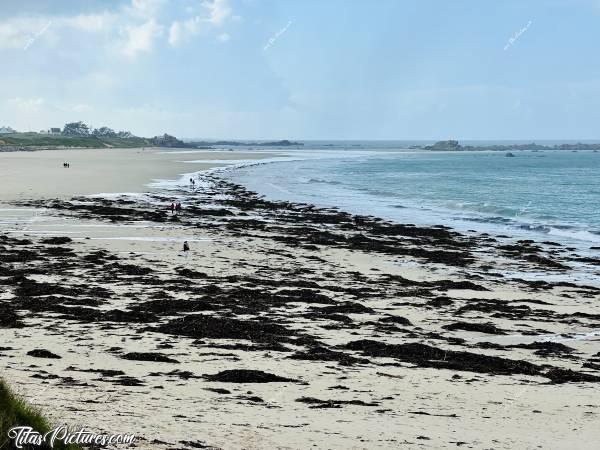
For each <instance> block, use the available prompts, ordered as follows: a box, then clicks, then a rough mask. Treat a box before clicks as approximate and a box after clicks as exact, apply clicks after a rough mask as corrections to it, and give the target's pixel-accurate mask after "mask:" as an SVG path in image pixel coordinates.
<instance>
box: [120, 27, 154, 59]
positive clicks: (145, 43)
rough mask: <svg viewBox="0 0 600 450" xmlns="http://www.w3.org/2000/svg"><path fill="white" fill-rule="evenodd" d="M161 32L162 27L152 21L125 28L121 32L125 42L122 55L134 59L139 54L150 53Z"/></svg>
mask: <svg viewBox="0 0 600 450" xmlns="http://www.w3.org/2000/svg"><path fill="white" fill-rule="evenodd" d="M163 31H164V27H163V26H162V25H160V24H158V23H156V20H154V19H150V20H148V21H147V22H145V23H143V24H141V25H138V26H135V25H127V26H125V27H124V28H123V29H122V30H121V34H122V35H124V36H125V41H124V42H123V43H122V53H123V54H125V55H126V56H129V57H135V56H136V55H137V54H138V53H140V52H149V51H151V50H152V49H153V47H154V42H155V40H156V38H158V37H160V36H162V34H163Z"/></svg>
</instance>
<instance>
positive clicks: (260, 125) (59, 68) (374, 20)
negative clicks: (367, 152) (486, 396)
mask: <svg viewBox="0 0 600 450" xmlns="http://www.w3.org/2000/svg"><path fill="white" fill-rule="evenodd" d="M599 46H600V0H503V1H485V0H452V1H449V0H410V1H409V0H369V1H367V0H127V1H125V0H124V1H100V0H81V1H65V0H38V1H33V0H31V1H28V0H20V1H13V0H3V1H2V3H0V58H1V60H2V61H3V64H2V70H0V125H10V126H12V127H14V128H16V129H18V130H20V131H25V130H39V129H43V128H48V127H58V126H62V125H63V124H64V123H65V122H67V121H74V120H83V121H86V122H88V123H91V124H92V125H93V126H98V127H99V126H102V125H107V126H110V127H112V128H117V129H127V130H131V131H132V132H134V133H135V134H138V135H144V136H150V135H155V134H158V133H163V132H168V133H171V134H175V135H177V136H179V137H188V138H190V137H203V138H240V139H262V138H264V139H279V138H291V139H448V138H456V139H598V138H600V131H599V129H600V127H599V123H600V121H599V120H598V119H600V59H599V58H598V57H597V56H598V47H599Z"/></svg>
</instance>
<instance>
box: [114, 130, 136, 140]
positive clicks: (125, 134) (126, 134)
mask: <svg viewBox="0 0 600 450" xmlns="http://www.w3.org/2000/svg"><path fill="white" fill-rule="evenodd" d="M117 136H118V137H120V138H130V137H133V134H131V132H130V131H119V132H118V133H117Z"/></svg>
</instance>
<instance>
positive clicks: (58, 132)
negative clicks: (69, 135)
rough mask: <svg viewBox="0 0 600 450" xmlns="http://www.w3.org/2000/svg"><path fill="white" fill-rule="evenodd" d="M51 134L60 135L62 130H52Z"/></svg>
mask: <svg viewBox="0 0 600 450" xmlns="http://www.w3.org/2000/svg"><path fill="white" fill-rule="evenodd" d="M49 133H50V134H60V133H61V131H60V128H50V131H49Z"/></svg>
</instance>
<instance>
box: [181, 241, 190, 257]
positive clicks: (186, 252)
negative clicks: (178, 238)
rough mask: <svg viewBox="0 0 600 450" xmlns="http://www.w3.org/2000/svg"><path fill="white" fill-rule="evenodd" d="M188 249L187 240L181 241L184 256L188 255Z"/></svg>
mask: <svg viewBox="0 0 600 450" xmlns="http://www.w3.org/2000/svg"><path fill="white" fill-rule="evenodd" d="M189 251H190V245H189V244H188V241H184V242H183V254H184V255H185V257H186V258H187V257H188V254H189Z"/></svg>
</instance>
